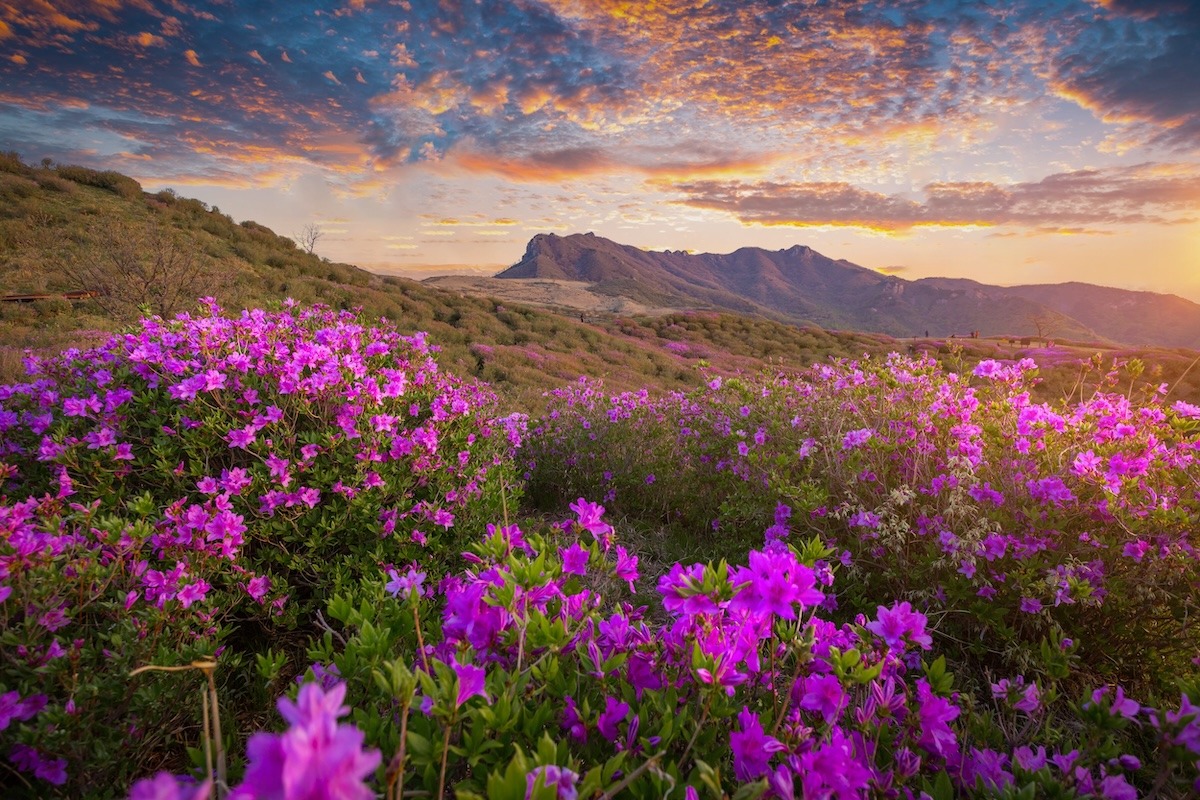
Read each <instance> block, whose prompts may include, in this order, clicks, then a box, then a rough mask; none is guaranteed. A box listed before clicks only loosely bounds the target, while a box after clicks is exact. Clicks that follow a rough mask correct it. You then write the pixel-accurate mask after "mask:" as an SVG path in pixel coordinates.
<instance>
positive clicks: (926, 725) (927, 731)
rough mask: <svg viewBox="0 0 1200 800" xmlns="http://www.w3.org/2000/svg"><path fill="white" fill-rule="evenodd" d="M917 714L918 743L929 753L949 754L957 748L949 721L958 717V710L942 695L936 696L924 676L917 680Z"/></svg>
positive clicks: (956, 740)
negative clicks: (918, 724) (918, 721)
mask: <svg viewBox="0 0 1200 800" xmlns="http://www.w3.org/2000/svg"><path fill="white" fill-rule="evenodd" d="M917 701H918V703H919V706H918V708H919V711H918V716H919V719H920V723H921V736H920V738H919V739H918V740H917V741H918V743H919V744H920V745H921V746H922V747H924V748H925V749H926V750H927V751H929V752H930V753H934V754H935V755H939V756H949V755H951V754H952V753H954V752H956V751H957V750H958V739H957V737H956V736H955V735H954V731H953V730H951V729H950V725H949V723H950V722H952V721H954V720H955V719H957V718H958V714H959V710H958V708H956V707H955V706H953V705H951V704H950V701H949V700H946V699H945V698H944V697H938V696H937V695H935V694H934V693H933V689H932V688H930V686H929V681H927V680H925V679H924V678H920V679H919V680H917Z"/></svg>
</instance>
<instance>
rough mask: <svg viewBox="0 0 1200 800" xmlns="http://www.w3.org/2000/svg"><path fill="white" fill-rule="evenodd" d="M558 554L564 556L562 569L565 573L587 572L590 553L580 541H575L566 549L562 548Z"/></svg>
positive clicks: (579, 573)
mask: <svg viewBox="0 0 1200 800" xmlns="http://www.w3.org/2000/svg"><path fill="white" fill-rule="evenodd" d="M558 554H559V556H560V557H561V558H562V571H563V572H564V573H565V574H567V575H586V574H587V565H588V556H589V555H590V554H589V553H588V551H587V550H586V549H585V548H584V547H583V545H581V544H579V542H575V543H574V544H572V545H571V546H570V547H567V548H565V549H563V548H560V549H559V551H558Z"/></svg>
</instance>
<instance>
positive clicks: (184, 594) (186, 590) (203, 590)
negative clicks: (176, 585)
mask: <svg viewBox="0 0 1200 800" xmlns="http://www.w3.org/2000/svg"><path fill="white" fill-rule="evenodd" d="M210 588H212V587H211V586H209V585H208V582H207V581H205V580H203V579H198V580H197V581H196V582H195V583H189V584H188V585H187V586H183V587H180V589H179V593H178V594H177V595H176V598H178V600H179V602H180V603H182V604H183V607H184V608H189V607H190V606H191V605H192V603H198V602H200V601H201V600H203V599H204V598H205V596H206V595H207V594H208V590H209V589H210Z"/></svg>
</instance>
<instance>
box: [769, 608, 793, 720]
mask: <svg viewBox="0 0 1200 800" xmlns="http://www.w3.org/2000/svg"><path fill="white" fill-rule="evenodd" d="M770 648H771V713H772V714H774V715H775V724H776V726H778V725H779V719H780V717H779V684H778V681H777V680H776V678H777V677H778V675H777V674H776V669H775V650H776V649H777V648H776V646H775V625H774V623H773V622H772V625H771V643H770ZM789 694H790V692H789Z"/></svg>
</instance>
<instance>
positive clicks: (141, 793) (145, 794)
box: [129, 772, 212, 800]
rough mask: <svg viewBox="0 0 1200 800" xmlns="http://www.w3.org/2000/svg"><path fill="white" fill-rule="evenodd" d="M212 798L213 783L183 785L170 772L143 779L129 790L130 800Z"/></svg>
mask: <svg viewBox="0 0 1200 800" xmlns="http://www.w3.org/2000/svg"><path fill="white" fill-rule="evenodd" d="M211 796H212V781H205V782H204V783H201V784H198V785H197V784H194V783H181V782H180V780H179V779H178V778H176V777H175V776H174V775H172V774H171V773H169V772H160V773H158V774H157V775H155V776H154V777H153V778H143V779H142V780H140V781H138V782H137V783H135V784H134V785H133V788H131V789H130V790H129V800H209V798H210V797H211Z"/></svg>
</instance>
